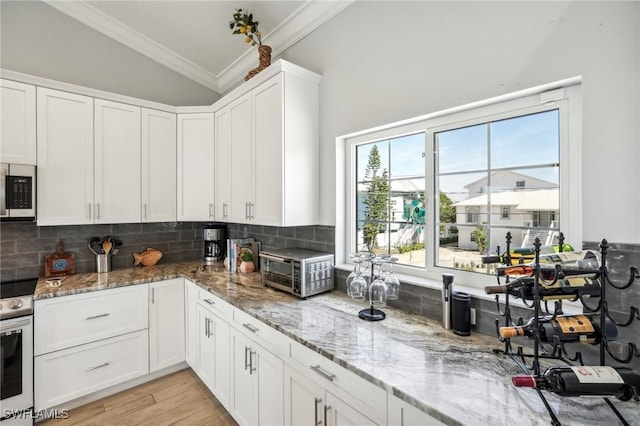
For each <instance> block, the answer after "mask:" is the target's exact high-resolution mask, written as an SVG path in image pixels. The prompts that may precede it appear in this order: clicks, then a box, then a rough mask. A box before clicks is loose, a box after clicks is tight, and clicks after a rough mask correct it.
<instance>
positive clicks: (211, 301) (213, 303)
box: [204, 299, 216, 305]
mask: <svg viewBox="0 0 640 426" xmlns="http://www.w3.org/2000/svg"><path fill="white" fill-rule="evenodd" d="M204 301H205V302H207V303H208V304H210V305H215V304H216V302H214V301H213V300H211V299H204Z"/></svg>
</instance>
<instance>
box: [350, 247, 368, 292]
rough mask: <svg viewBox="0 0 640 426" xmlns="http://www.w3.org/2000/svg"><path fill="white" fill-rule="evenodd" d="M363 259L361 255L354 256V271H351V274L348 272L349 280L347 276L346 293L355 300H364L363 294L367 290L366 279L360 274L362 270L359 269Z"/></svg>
mask: <svg viewBox="0 0 640 426" xmlns="http://www.w3.org/2000/svg"><path fill="white" fill-rule="evenodd" d="M363 261H364V260H363V258H362V257H361V256H354V258H353V263H354V272H352V274H353V276H351V274H349V277H351V280H349V277H347V294H348V295H349V296H351V298H352V299H353V300H356V301H361V300H365V294H366V292H367V286H368V285H367V280H366V278H365V277H364V276H363V275H362V271H361V270H360V265H361V264H362V262H363Z"/></svg>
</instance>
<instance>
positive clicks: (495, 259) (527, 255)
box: [482, 244, 573, 265]
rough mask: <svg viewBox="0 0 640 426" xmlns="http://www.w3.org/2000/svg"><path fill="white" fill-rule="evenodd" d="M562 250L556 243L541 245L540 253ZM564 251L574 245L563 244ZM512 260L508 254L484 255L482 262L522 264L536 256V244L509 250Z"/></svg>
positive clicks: (569, 249) (569, 250)
mask: <svg viewBox="0 0 640 426" xmlns="http://www.w3.org/2000/svg"><path fill="white" fill-rule="evenodd" d="M559 251H560V245H559V244H555V245H552V246H540V253H541V254H544V253H558V252H559ZM562 251H563V252H571V251H573V247H571V246H570V245H569V244H563V246H562ZM509 258H510V260H511V261H510V262H509V261H508V260H507V254H506V253H503V254H500V255H493V256H483V257H482V263H502V264H504V265H507V264H511V265H521V264H523V263H529V262H533V261H534V260H535V258H536V248H535V247H534V246H527V247H518V248H512V249H511V250H509Z"/></svg>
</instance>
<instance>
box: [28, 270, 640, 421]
mask: <svg viewBox="0 0 640 426" xmlns="http://www.w3.org/2000/svg"><path fill="white" fill-rule="evenodd" d="M178 277H184V278H186V279H188V280H190V281H192V282H194V283H196V284H198V285H199V286H200V287H202V288H205V289H207V290H208V291H210V292H211V293H213V294H215V295H216V296H218V297H220V298H221V299H223V300H226V301H227V302H229V303H230V304H231V305H233V306H235V307H237V308H239V309H241V310H243V311H245V312H246V313H248V314H249V315H252V316H254V317H256V318H257V319H259V320H261V321H263V322H265V323H267V324H269V325H270V326H272V327H273V328H275V329H277V330H279V331H280V332H282V333H283V334H285V335H287V336H288V337H290V338H292V339H294V340H296V341H297V342H300V343H302V344H303V345H305V346H307V347H308V348H310V349H312V350H314V351H316V352H318V353H320V354H322V355H323V356H325V357H327V358H329V359H331V360H333V361H334V362H336V363H337V364H339V365H341V366H343V367H345V368H346V369H348V370H350V371H352V372H354V373H355V374H357V375H359V376H361V377H363V378H365V379H366V380H368V381H370V382H372V383H374V384H375V385H377V386H379V387H381V388H383V389H385V390H386V391H389V392H391V393H393V394H394V395H396V396H397V397H399V398H400V399H402V400H405V401H407V402H409V403H410V404H412V405H414V406H416V407H419V408H420V409H422V410H423V411H425V412H426V413H428V414H430V415H431V416H433V417H435V418H438V419H440V420H441V421H442V422H444V423H446V424H452V425H458V424H464V425H476V424H479V423H488V424H494V425H511V424H518V425H548V424H550V417H549V415H548V413H547V410H546V409H545V407H544V405H543V403H542V401H541V399H540V397H539V396H538V395H537V393H536V391H535V390H533V389H524V388H516V387H514V386H513V384H512V383H511V376H512V375H513V374H521V371H520V370H519V368H518V367H517V366H516V364H515V363H514V362H513V360H511V359H510V358H509V357H507V356H504V355H501V354H495V353H494V352H493V349H500V348H503V344H501V343H500V342H499V341H498V339H497V338H494V337H490V336H485V335H481V334H477V333H476V334H472V335H471V336H468V337H461V336H457V335H455V334H453V333H452V332H451V331H450V330H444V329H443V328H442V327H441V325H440V322H439V321H436V320H433V319H429V318H425V317H422V316H418V315H412V314H408V313H406V312H403V311H401V310H398V309H394V308H389V307H388V308H385V309H384V311H385V312H386V313H387V319H386V320H384V321H380V322H367V321H363V320H360V319H359V318H358V311H360V310H361V309H363V308H364V307H366V305H365V304H363V303H357V302H353V301H352V300H351V299H350V298H348V297H347V296H346V295H345V294H343V293H340V292H335V291H334V292H330V293H325V294H321V295H317V296H313V297H311V298H309V299H307V300H299V299H297V298H295V297H293V296H291V295H289V294H286V293H284V292H280V291H277V290H273V289H271V288H265V287H264V286H262V284H261V283H260V275H259V274H258V273H253V274H246V275H243V274H236V273H229V272H227V271H225V270H224V267H223V266H222V265H221V264H215V265H211V266H206V265H203V263H202V262H199V261H198V262H184V263H173V264H163V265H157V266H152V267H136V268H129V269H122V270H117V271H113V272H109V273H104V274H96V273H92V274H78V275H73V276H69V277H64V279H63V283H62V285H61V286H60V287H57V288H52V287H50V286H49V285H48V284H47V283H46V280H45V279H44V278H41V279H40V280H39V281H38V286H37V287H36V291H35V296H34V299H35V300H42V299H46V298H50V297H59V296H65V295H72V294H78V293H84V292H90V291H96V290H103V289H108V288H117V287H122V286H127V285H133V284H141V283H147V282H152V281H159V280H166V279H171V278H178ZM35 309H36V315H37V304H36V308H35ZM544 394H545V396H546V398H547V401H548V402H549V404H550V406H551V407H552V408H553V410H554V411H555V413H556V414H557V416H558V418H559V420H560V422H561V423H562V424H563V425H585V424H617V423H618V422H619V421H618V419H617V417H616V416H615V414H614V413H613V412H612V411H611V409H610V408H609V407H608V406H607V405H606V403H605V402H604V400H603V399H602V398H562V397H559V396H556V395H553V394H550V393H547V392H545V393H544ZM612 402H613V403H614V405H615V406H616V408H617V409H618V410H619V411H620V412H621V413H622V415H623V416H624V417H625V418H626V420H627V421H628V422H629V423H630V424H640V409H639V408H640V407H639V406H638V403H637V402H634V401H628V402H622V401H619V400H617V399H615V398H613V399H612Z"/></svg>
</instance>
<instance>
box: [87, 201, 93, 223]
mask: <svg viewBox="0 0 640 426" xmlns="http://www.w3.org/2000/svg"><path fill="white" fill-rule="evenodd" d="M87 205H88V206H89V220H91V219H93V217H92V216H91V203H87Z"/></svg>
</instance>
